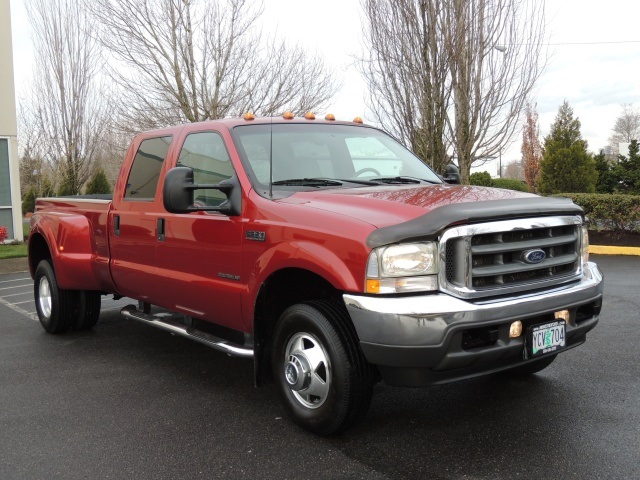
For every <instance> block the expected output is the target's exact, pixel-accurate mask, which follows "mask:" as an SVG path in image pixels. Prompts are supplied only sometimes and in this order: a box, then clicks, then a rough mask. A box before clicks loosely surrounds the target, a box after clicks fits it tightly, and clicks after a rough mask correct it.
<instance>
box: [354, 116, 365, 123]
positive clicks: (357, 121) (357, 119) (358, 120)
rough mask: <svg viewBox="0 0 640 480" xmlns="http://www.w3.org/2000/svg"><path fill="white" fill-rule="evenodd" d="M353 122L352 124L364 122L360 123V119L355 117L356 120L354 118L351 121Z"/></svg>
mask: <svg viewBox="0 0 640 480" xmlns="http://www.w3.org/2000/svg"><path fill="white" fill-rule="evenodd" d="M353 122H354V123H364V122H363V121H362V117H356V118H354V119H353Z"/></svg>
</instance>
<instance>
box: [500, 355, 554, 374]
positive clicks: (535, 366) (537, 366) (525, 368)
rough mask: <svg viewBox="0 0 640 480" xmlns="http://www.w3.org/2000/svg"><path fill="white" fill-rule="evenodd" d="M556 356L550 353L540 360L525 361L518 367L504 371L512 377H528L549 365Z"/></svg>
mask: <svg viewBox="0 0 640 480" xmlns="http://www.w3.org/2000/svg"><path fill="white" fill-rule="evenodd" d="M556 356H557V355H550V356H548V357H544V358H541V359H540V360H536V361H535V362H531V363H526V364H524V365H520V366H519V367H515V368H512V369H510V370H506V371H505V372H504V373H505V374H507V375H511V376H513V377H530V376H531V375H533V374H535V373H538V372H541V371H542V370H544V369H545V368H547V367H548V366H549V365H551V364H552V363H553V361H554V360H555V359H556Z"/></svg>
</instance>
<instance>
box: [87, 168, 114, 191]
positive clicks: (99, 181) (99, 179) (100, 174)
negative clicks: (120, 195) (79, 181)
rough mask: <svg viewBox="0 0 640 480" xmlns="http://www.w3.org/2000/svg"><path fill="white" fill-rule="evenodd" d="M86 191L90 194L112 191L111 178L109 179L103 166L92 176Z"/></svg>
mask: <svg viewBox="0 0 640 480" xmlns="http://www.w3.org/2000/svg"><path fill="white" fill-rule="evenodd" d="M86 193H87V194H88V195H95V194H104V193H111V186H110V185H109V180H107V175H106V174H105V173H104V170H103V169H102V168H99V169H98V170H96V172H95V173H94V174H93V176H92V177H91V180H89V183H88V184H87V190H86Z"/></svg>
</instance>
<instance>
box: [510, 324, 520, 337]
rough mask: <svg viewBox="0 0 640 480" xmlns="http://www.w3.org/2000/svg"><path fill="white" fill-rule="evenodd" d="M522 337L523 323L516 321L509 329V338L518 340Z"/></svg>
mask: <svg viewBox="0 0 640 480" xmlns="http://www.w3.org/2000/svg"><path fill="white" fill-rule="evenodd" d="M520 335H522V322H521V321H520V320H516V321H515V322H513V323H512V324H511V326H510V327H509V338H518V337H519V336H520Z"/></svg>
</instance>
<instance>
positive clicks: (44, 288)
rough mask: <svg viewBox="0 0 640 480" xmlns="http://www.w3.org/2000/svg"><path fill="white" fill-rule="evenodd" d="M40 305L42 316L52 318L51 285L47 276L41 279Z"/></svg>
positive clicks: (39, 289) (39, 287)
mask: <svg viewBox="0 0 640 480" xmlns="http://www.w3.org/2000/svg"><path fill="white" fill-rule="evenodd" d="M38 305H39V306H40V312H42V315H44V316H45V317H46V318H51V284H50V283H49V280H48V279H47V277H45V276H43V277H41V278H40V283H39V284H38Z"/></svg>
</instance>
